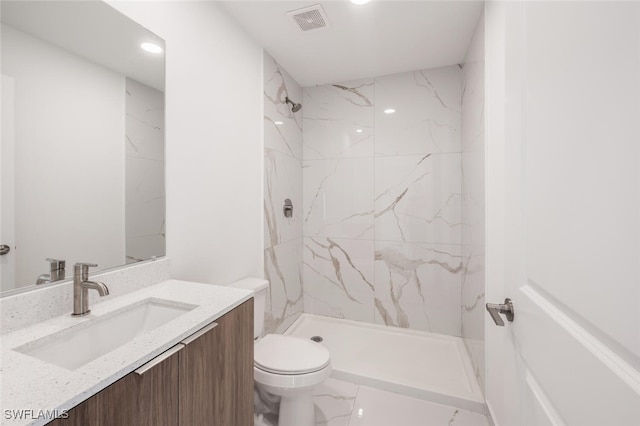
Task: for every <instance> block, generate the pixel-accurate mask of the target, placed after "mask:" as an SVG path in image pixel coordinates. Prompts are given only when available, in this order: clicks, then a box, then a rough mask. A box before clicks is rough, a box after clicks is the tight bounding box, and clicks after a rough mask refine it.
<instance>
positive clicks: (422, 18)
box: [220, 0, 484, 86]
mask: <svg viewBox="0 0 640 426" xmlns="http://www.w3.org/2000/svg"><path fill="white" fill-rule="evenodd" d="M318 3H319V4H321V5H322V7H323V9H324V11H325V13H326V15H327V18H328V20H329V24H330V26H329V27H328V28H326V29H322V30H317V31H311V32H303V31H301V30H299V29H298V28H297V27H296V26H295V24H294V23H293V22H292V21H291V19H290V18H289V17H288V16H287V15H286V12H287V11H290V10H294V9H299V8H302V7H307V6H311V5H314V4H318ZM220 4H221V5H222V6H223V8H225V9H226V10H227V11H228V12H229V13H230V14H231V15H232V16H233V17H234V18H235V19H236V20H237V22H238V23H239V24H240V25H241V26H242V27H243V28H245V30H246V31H247V32H248V33H249V34H250V35H251V36H252V37H253V38H254V39H255V40H256V41H257V42H258V43H259V44H261V45H262V46H263V47H264V48H265V50H266V51H267V52H268V53H270V54H271V56H273V57H274V59H275V60H276V61H277V62H278V63H279V64H280V65H281V66H282V67H283V68H284V69H285V70H287V71H288V72H289V74H291V76H292V77H293V78H294V79H295V80H296V81H297V82H298V83H300V84H301V85H302V86H313V85H318V84H326V83H335V82H340V81H347V80H352V79H357V78H364V77H374V76H380V75H386V74H393V73H397V72H403V71H412V70H418V69H426V68H436V67H442V66H447V65H453V64H459V63H461V62H462V60H463V59H464V55H465V53H466V50H467V47H468V46H469V42H470V40H471V37H472V35H473V31H474V30H475V27H476V24H477V22H478V19H479V18H480V15H481V13H482V8H483V4H484V3H483V2H482V1H479V0H478V1H456V0H444V1H427V0H422V1H401V0H372V1H371V2H370V3H368V4H366V5H362V6H356V5H354V4H352V3H351V2H349V1H347V0H342V1H335V0H334V1H331V0H309V1H268V0H262V1H224V2H220Z"/></svg>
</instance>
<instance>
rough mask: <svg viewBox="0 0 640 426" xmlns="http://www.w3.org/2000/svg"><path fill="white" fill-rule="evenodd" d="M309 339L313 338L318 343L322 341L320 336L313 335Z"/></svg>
mask: <svg viewBox="0 0 640 426" xmlns="http://www.w3.org/2000/svg"><path fill="white" fill-rule="evenodd" d="M311 340H313V341H314V342H317V343H320V342H322V340H323V339H322V336H313V337H312V338H311Z"/></svg>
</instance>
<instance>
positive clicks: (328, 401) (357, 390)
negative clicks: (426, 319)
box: [314, 378, 488, 426]
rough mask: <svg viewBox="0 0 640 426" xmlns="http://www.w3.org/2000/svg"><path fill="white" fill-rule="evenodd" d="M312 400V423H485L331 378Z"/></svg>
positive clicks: (466, 413) (471, 425) (467, 413)
mask: <svg viewBox="0 0 640 426" xmlns="http://www.w3.org/2000/svg"><path fill="white" fill-rule="evenodd" d="M314 402H315V404H316V426H431V425H433V426H440V425H443V426H488V423H487V419H486V418H485V416H483V415H482V414H478V413H473V412H471V411H465V410H461V409H458V408H455V407H449V406H446V405H440V404H435V403H432V402H429V401H424V400H422V399H416V398H412V397H408V396H404V395H399V394H396V393H391V392H386V391H383V390H379V389H374V388H370V387H367V386H360V385H356V384H354V383H349V382H345V381H342V380H336V379H333V378H330V379H328V380H327V381H326V382H324V383H323V384H321V385H320V386H318V388H316V391H315V392H314Z"/></svg>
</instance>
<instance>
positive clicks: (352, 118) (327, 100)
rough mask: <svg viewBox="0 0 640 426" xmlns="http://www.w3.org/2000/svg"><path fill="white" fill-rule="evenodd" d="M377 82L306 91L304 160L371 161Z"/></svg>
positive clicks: (329, 85)
mask: <svg viewBox="0 0 640 426" xmlns="http://www.w3.org/2000/svg"><path fill="white" fill-rule="evenodd" d="M374 107H375V93H374V82H373V79H365V80H357V81H350V82H344V83H340V84H328V85H323V86H316V87H307V88H305V89H304V111H303V113H304V134H303V145H304V147H303V148H304V151H303V152H304V159H305V160H317V159H329V158H355V157H371V156H373V152H374Z"/></svg>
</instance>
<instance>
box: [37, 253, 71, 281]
mask: <svg viewBox="0 0 640 426" xmlns="http://www.w3.org/2000/svg"><path fill="white" fill-rule="evenodd" d="M46 260H47V262H49V271H50V273H48V274H42V275H40V276H38V279H37V280H36V284H48V283H52V282H54V281H60V280H64V275H65V272H64V269H65V264H66V262H65V261H64V260H58V259H46Z"/></svg>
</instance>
